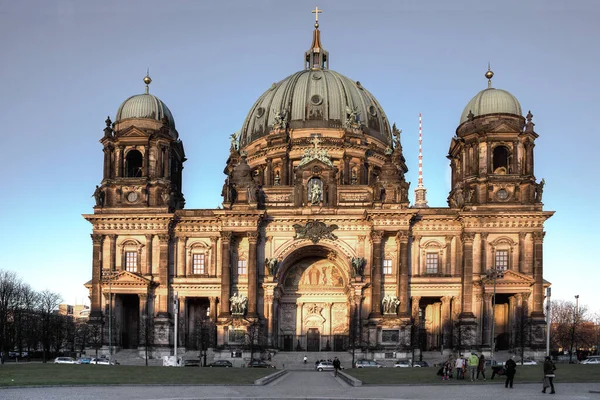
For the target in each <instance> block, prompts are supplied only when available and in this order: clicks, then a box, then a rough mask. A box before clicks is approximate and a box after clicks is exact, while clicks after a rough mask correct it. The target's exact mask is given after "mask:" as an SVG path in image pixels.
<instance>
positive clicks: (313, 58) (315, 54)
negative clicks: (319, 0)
mask: <svg viewBox="0 0 600 400" xmlns="http://www.w3.org/2000/svg"><path fill="white" fill-rule="evenodd" d="M312 12H313V14H315V30H314V32H313V40H312V44H311V45H310V49H309V50H308V51H307V52H306V53H304V59H305V63H306V69H312V70H319V69H328V68H329V53H328V52H327V51H326V50H325V49H323V46H322V45H321V31H319V14H320V13H322V12H323V10H319V7H315V9H314V10H312Z"/></svg>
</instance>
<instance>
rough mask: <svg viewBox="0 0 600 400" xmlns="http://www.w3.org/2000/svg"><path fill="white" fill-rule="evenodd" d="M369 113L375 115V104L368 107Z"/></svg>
mask: <svg viewBox="0 0 600 400" xmlns="http://www.w3.org/2000/svg"><path fill="white" fill-rule="evenodd" d="M369 114H371V115H372V116H374V117H375V116H377V109H376V108H375V106H370V107H369Z"/></svg>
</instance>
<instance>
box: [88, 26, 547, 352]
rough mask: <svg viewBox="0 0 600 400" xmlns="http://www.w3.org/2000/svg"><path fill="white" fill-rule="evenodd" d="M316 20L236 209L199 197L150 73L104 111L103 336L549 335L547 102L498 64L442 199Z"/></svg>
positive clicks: (267, 121)
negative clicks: (410, 178) (519, 91)
mask: <svg viewBox="0 0 600 400" xmlns="http://www.w3.org/2000/svg"><path fill="white" fill-rule="evenodd" d="M318 28H319V26H318V23H317V24H315V29H314V32H313V40H312V44H311V46H310V48H309V50H308V51H306V53H305V55H304V58H305V69H303V70H301V71H299V72H296V73H294V74H293V75H290V76H288V77H287V78H285V79H283V80H281V81H280V82H278V83H276V84H273V86H272V87H270V88H269V89H268V90H267V91H266V92H264V93H263V94H262V95H261V96H260V97H259V98H258V100H257V101H256V102H255V104H254V105H253V106H252V108H251V109H250V112H249V113H248V116H247V117H246V119H245V121H244V122H243V125H242V129H241V130H240V131H239V132H237V133H235V134H233V135H231V147H230V153H229V158H228V159H227V160H226V162H225V169H224V173H225V179H224V185H223V189H222V196H223V207H222V208H218V209H186V208H185V200H184V196H183V193H182V191H183V188H182V169H183V163H184V161H185V159H186V158H185V152H184V147H183V142H182V140H181V139H180V137H179V133H178V131H177V130H176V128H175V121H174V119H173V115H172V114H171V112H170V110H169V109H168V108H167V106H166V105H165V104H164V103H163V102H162V101H161V100H160V99H158V98H157V97H156V96H154V95H152V94H150V93H149V85H150V83H151V80H150V78H149V77H148V76H147V77H146V78H145V79H144V81H145V83H146V92H145V93H143V94H139V95H135V96H132V97H130V98H129V99H127V100H125V101H124V102H123V103H122V104H121V106H120V107H119V108H118V111H117V114H116V116H115V120H114V122H113V121H111V119H110V118H108V119H107V120H106V128H105V129H104V135H103V137H102V139H101V140H100V142H101V144H102V146H103V151H104V163H103V164H104V165H103V178H102V181H101V183H100V185H98V186H97V187H96V192H95V193H94V196H95V198H96V206H95V207H94V212H93V213H92V214H87V215H84V217H85V218H86V220H88V221H89V222H90V223H91V224H92V227H93V233H92V235H91V236H92V242H93V257H92V279H91V280H90V281H89V282H88V283H87V284H86V286H87V287H88V289H89V292H90V299H91V315H90V320H91V321H92V322H93V323H97V324H100V325H101V326H102V327H103V332H104V342H105V343H106V344H108V343H111V344H112V345H113V346H116V347H117V348H122V349H126V348H130V349H138V350H140V351H142V350H145V349H146V348H152V351H154V352H156V353H159V354H168V352H169V349H170V347H172V346H173V344H174V341H175V340H177V344H178V346H180V347H183V348H185V349H198V348H201V347H202V346H205V347H206V346H208V347H212V348H214V349H232V348H239V347H241V346H243V345H244V343H247V342H248V340H250V341H252V342H254V343H255V344H258V345H261V346H263V347H265V348H272V349H278V350H282V351H323V350H332V351H343V350H347V349H349V348H362V349H365V348H366V349H374V350H381V351H386V350H387V351H390V350H394V351H401V350H407V349H412V348H417V349H420V350H431V349H454V348H478V349H485V348H488V349H489V348H490V347H491V346H492V345H493V343H495V345H496V348H497V349H509V348H515V347H517V346H524V347H527V348H532V349H533V348H536V347H541V346H543V344H544V329H545V316H544V312H543V301H544V289H545V287H547V286H548V285H549V283H548V282H546V281H544V279H543V239H544V226H543V225H544V221H545V220H546V219H547V218H549V217H550V216H552V214H553V213H552V212H548V211H544V210H543V204H542V192H543V180H542V181H541V182H537V181H536V177H535V175H534V145H535V141H536V139H537V138H538V135H537V133H536V132H535V131H534V124H533V122H532V115H531V113H528V114H527V115H526V116H525V117H523V113H522V110H521V106H520V104H519V102H518V100H517V99H516V98H515V97H514V96H512V95H511V94H510V93H508V92H506V91H504V90H500V89H495V88H493V87H492V86H491V78H492V76H493V73H492V72H491V71H488V72H487V73H486V78H487V79H488V88H487V89H484V90H482V91H481V92H479V93H478V94H476V95H475V97H473V99H472V100H471V101H470V102H469V103H468V104H467V105H466V107H465V109H464V112H463V114H462V116H461V118H460V124H459V126H458V127H457V128H456V132H455V135H454V136H452V135H449V136H448V142H449V152H448V158H449V160H450V165H451V170H452V183H451V188H450V192H449V196H448V207H440V208H436V207H428V206H427V201H426V198H425V188H424V187H423V186H422V184H421V182H420V184H419V185H418V187H417V188H416V190H415V198H416V200H415V204H414V205H413V206H411V204H410V201H409V185H410V184H409V183H408V182H406V180H405V173H406V172H407V171H408V168H407V166H406V163H405V159H404V156H403V154H402V145H401V131H400V130H398V129H397V128H396V126H395V125H393V126H390V123H389V121H388V118H387V116H386V113H385V112H384V110H383V108H382V107H381V106H380V104H379V103H378V102H377V100H376V99H375V97H374V96H373V95H372V94H371V93H369V92H368V91H367V89H366V88H364V87H363V86H362V85H361V84H360V82H358V81H354V80H351V79H349V78H347V77H345V76H344V75H342V74H339V73H337V72H335V71H333V70H330V69H329V54H328V52H327V51H326V50H325V49H324V48H323V47H322V45H321V38H320V31H319V29H318ZM182 137H183V135H182ZM224 161H225V160H224ZM175 316H177V318H175ZM176 321H177V322H176ZM175 323H177V327H175ZM109 325H110V329H108V327H109ZM175 328H177V329H175ZM109 335H111V337H110V338H109Z"/></svg>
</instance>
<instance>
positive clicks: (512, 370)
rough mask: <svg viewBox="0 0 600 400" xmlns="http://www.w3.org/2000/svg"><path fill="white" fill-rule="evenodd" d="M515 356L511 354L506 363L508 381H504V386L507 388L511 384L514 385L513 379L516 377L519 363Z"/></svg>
mask: <svg viewBox="0 0 600 400" xmlns="http://www.w3.org/2000/svg"><path fill="white" fill-rule="evenodd" d="M513 357H514V356H510V358H509V359H508V360H506V362H505V363H504V374H505V375H506V382H505V383H504V387H505V388H507V387H509V386H510V388H511V389H512V387H513V380H514V379H515V374H516V373H517V363H516V362H515V360H513Z"/></svg>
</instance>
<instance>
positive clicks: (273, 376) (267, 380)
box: [254, 369, 288, 386]
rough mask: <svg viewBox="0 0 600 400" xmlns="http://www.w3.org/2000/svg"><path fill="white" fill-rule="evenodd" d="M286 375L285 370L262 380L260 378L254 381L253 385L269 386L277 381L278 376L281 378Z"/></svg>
mask: <svg viewBox="0 0 600 400" xmlns="http://www.w3.org/2000/svg"><path fill="white" fill-rule="evenodd" d="M287 373H288V371H287V369H283V370H281V371H277V372H274V373H272V374H271V375H267V376H265V377H264V378H260V379H257V380H255V381H254V384H255V385H258V386H264V385H266V384H269V383H271V382H273V381H274V380H275V379H277V378H279V377H280V376H283V375H285V374H287Z"/></svg>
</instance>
